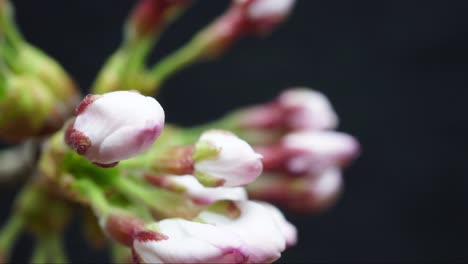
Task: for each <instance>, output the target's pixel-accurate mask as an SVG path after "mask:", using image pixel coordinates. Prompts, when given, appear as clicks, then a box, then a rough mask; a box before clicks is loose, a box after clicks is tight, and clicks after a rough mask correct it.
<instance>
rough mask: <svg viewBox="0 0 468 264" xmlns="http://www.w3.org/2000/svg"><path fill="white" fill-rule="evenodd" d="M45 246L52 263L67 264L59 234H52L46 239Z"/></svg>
mask: <svg viewBox="0 0 468 264" xmlns="http://www.w3.org/2000/svg"><path fill="white" fill-rule="evenodd" d="M47 244H48V248H49V252H50V257H51V262H52V263H68V262H69V261H68V259H67V257H66V255H65V249H64V247H63V242H62V239H61V238H60V235H59V234H52V235H50V237H48V239H47Z"/></svg>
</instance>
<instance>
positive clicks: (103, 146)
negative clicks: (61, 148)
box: [65, 91, 164, 167]
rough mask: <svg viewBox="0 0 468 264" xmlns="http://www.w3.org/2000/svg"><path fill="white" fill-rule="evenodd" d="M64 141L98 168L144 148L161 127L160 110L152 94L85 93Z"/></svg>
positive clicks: (154, 138) (111, 164) (113, 163)
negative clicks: (147, 95)
mask: <svg viewBox="0 0 468 264" xmlns="http://www.w3.org/2000/svg"><path fill="white" fill-rule="evenodd" d="M76 115H77V116H76V119H75V120H73V121H72V122H71V123H70V124H69V125H68V126H67V130H66V133H65V142H66V143H67V144H68V145H69V146H70V147H71V148H72V149H74V150H75V151H76V152H77V153H78V154H80V155H83V156H85V157H86V158H87V159H88V160H89V161H91V162H93V163H95V164H97V165H100V166H102V167H111V166H115V165H116V164H117V163H118V162H119V161H120V160H125V159H129V158H132V157H134V156H136V155H139V154H141V153H142V152H144V151H145V150H147V149H148V148H149V147H150V146H151V145H152V144H153V142H154V141H155V140H156V138H157V137H158V136H159V134H160V133H161V131H162V129H163V126H164V110H163V109H162V107H161V105H160V104H159V103H158V102H157V101H156V100H155V99H154V98H152V97H146V96H143V95H141V94H139V93H137V92H131V91H117V92H111V93H107V94H103V95H88V96H87V97H86V98H85V99H84V100H83V101H82V102H81V104H80V105H79V106H78V108H77V109H76Z"/></svg>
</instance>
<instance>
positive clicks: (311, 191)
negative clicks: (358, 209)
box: [248, 167, 343, 213]
mask: <svg viewBox="0 0 468 264" xmlns="http://www.w3.org/2000/svg"><path fill="white" fill-rule="evenodd" d="M342 185H343V179H342V175H341V171H340V169H338V168H336V167H332V168H328V169H326V170H324V171H323V172H320V173H312V174H308V175H303V176H301V177H290V176H288V175H281V174H265V175H263V176H262V177H261V178H260V179H258V180H257V181H256V182H254V183H253V184H251V185H249V188H248V192H249V197H252V198H254V199H260V200H264V201H269V202H272V203H275V204H278V205H281V206H284V207H286V208H288V209H290V210H293V211H295V212H300V213H316V212H320V211H323V210H324V209H327V208H329V207H330V206H331V205H333V204H334V203H335V201H336V200H337V198H338V197H339V194H340V193H341V190H342Z"/></svg>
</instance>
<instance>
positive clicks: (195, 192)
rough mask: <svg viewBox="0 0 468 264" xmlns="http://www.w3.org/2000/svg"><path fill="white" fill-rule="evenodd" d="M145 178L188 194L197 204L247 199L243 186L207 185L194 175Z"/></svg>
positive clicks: (158, 184)
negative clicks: (202, 183)
mask: <svg viewBox="0 0 468 264" xmlns="http://www.w3.org/2000/svg"><path fill="white" fill-rule="evenodd" d="M145 178H146V179H147V180H148V181H149V182H151V183H153V184H155V185H157V186H159V187H164V188H166V189H169V190H172V191H176V192H180V193H184V194H186V195H187V196H188V197H190V198H191V199H192V200H193V201H194V202H195V203H196V204H201V205H207V204H211V203H214V202H216V201H220V200H231V201H241V200H247V192H246V191H245V189H244V188H242V187H205V186H203V185H201V184H200V182H199V181H198V180H197V179H195V177H194V176H192V175H183V176H149V175H148V176H146V177H145Z"/></svg>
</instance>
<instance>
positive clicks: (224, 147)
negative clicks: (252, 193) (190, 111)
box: [194, 130, 262, 187]
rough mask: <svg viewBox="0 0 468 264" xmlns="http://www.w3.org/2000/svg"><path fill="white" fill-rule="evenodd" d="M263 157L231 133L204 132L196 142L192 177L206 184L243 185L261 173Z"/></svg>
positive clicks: (218, 131)
mask: <svg viewBox="0 0 468 264" xmlns="http://www.w3.org/2000/svg"><path fill="white" fill-rule="evenodd" d="M261 158H262V156H261V155H260V154H258V153H256V152H255V151H254V150H253V149H252V147H251V146H250V145H249V144H248V143H247V142H245V141H244V140H242V139H240V138H238V137H237V136H236V135H234V134H233V133H231V132H227V131H221V130H210V131H207V132H204V133H203V134H202V135H201V137H200V139H199V140H198V141H197V143H196V145H195V151H194V160H195V166H194V168H195V176H196V177H197V179H198V180H199V181H200V182H201V183H202V184H203V185H205V186H221V185H223V186H229V187H234V186H242V185H246V184H248V183H250V182H252V181H254V180H255V179H256V178H257V177H258V176H259V175H260V174H261V173H262V160H261Z"/></svg>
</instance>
